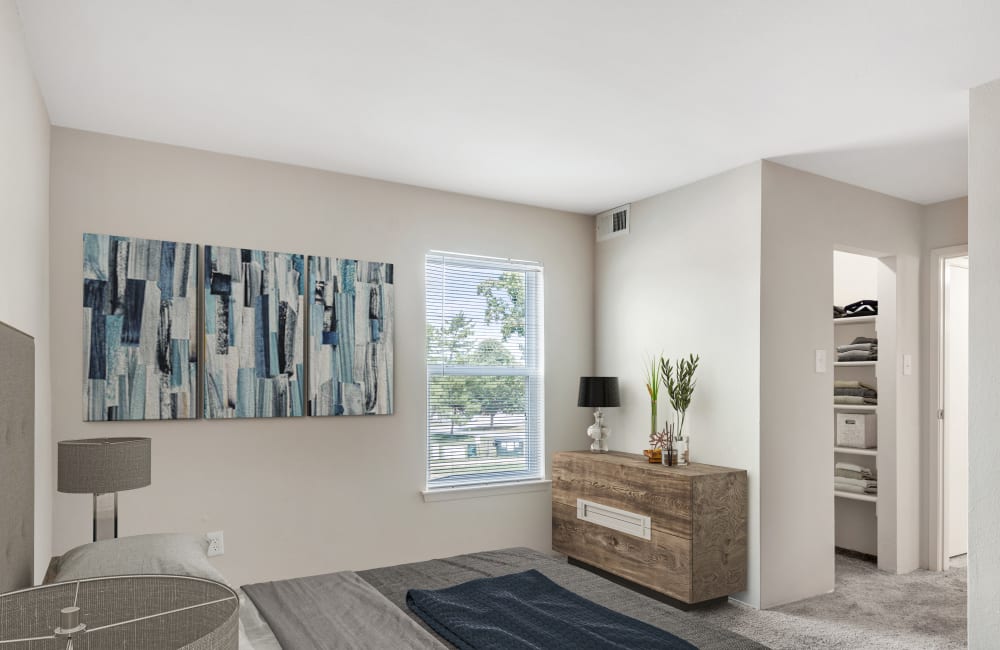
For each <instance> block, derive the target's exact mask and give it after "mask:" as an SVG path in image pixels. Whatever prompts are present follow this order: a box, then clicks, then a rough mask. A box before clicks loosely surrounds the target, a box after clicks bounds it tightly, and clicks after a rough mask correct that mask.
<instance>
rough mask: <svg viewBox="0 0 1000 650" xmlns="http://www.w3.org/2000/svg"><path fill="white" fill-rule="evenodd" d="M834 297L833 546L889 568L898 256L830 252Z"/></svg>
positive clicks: (891, 559) (893, 542)
mask: <svg viewBox="0 0 1000 650" xmlns="http://www.w3.org/2000/svg"><path fill="white" fill-rule="evenodd" d="M833 298H834V318H833V345H834V357H833V369H834V372H833V386H832V389H833V391H832V392H833V395H832V401H833V418H832V435H831V441H832V443H833V463H832V465H833V467H832V469H833V495H834V547H835V549H836V550H837V551H838V552H841V553H843V552H846V553H847V554H850V555H854V556H861V557H863V558H866V559H868V560H870V561H872V562H874V563H877V565H878V567H879V568H880V569H884V570H893V569H894V567H895V561H896V530H895V526H894V525H893V522H894V519H895V509H896V508H895V503H896V496H897V495H896V490H895V489H894V487H893V485H894V482H895V472H896V463H895V459H894V457H893V455H894V451H895V449H896V445H895V428H896V408H895V404H896V373H895V361H894V360H895V357H896V329H897V328H896V260H895V258H894V257H883V256H881V255H878V254H873V253H867V252H861V251H844V250H835V251H834V253H833ZM828 435H829V434H828Z"/></svg>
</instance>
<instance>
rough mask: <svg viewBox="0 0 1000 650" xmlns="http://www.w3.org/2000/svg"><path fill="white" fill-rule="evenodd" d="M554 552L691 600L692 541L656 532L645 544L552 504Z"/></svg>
mask: <svg viewBox="0 0 1000 650" xmlns="http://www.w3.org/2000/svg"><path fill="white" fill-rule="evenodd" d="M552 548H553V549H555V550H556V551H559V552H560V553H564V554H565V555H567V556H569V557H571V558H573V559H575V560H580V561H581V562H586V563H587V564H590V565H592V566H595V567H614V573H615V574H616V575H619V576H621V577H623V578H626V579H628V580H631V581H632V582H635V583H637V584H640V585H642V586H644V587H648V588H650V589H655V590H656V591H659V592H661V593H664V594H666V595H668V596H670V597H671V598H676V599H678V600H682V601H685V602H687V601H689V600H690V599H691V540H690V539H685V538H683V537H677V536H676V535H671V534H670V533H667V532H664V531H662V530H657V529H655V528H654V529H653V530H652V534H651V539H649V540H645V539H642V538H641V537H635V536H632V535H629V534H627V533H622V532H619V531H617V530H613V529H611V528H605V527H604V526H599V525H597V524H592V523H589V522H586V521H582V520H580V519H578V518H577V510H576V507H574V506H568V505H564V504H561V503H553V504H552Z"/></svg>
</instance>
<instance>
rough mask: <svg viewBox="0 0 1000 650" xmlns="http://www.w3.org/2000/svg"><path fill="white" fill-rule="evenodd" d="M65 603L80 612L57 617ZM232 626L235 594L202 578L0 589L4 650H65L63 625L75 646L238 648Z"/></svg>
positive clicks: (171, 649)
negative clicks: (10, 590)
mask: <svg viewBox="0 0 1000 650" xmlns="http://www.w3.org/2000/svg"><path fill="white" fill-rule="evenodd" d="M71 607H77V608H79V612H78V613H76V614H72V613H71V614H70V616H69V617H68V618H67V616H66V615H65V614H61V612H62V610H63V609H64V608H71ZM67 620H70V621H71V622H70V623H68V625H69V626H70V627H66V625H67ZM77 623H80V624H82V627H81V626H77V625H76V624H77ZM238 626H239V597H238V596H237V594H236V592H234V591H233V590H232V589H231V588H229V587H227V586H226V585H223V584H220V583H218V582H213V581H212V580H205V579H203V578H189V577H185V576H164V575H144V576H116V577H107V578H88V579H86V580H77V581H70V582H57V583H55V584H51V585H44V586H41V587H31V588H29V589H22V590H21V591H12V592H10V593H6V594H0V648H3V649H4V650H7V649H8V648H9V649H10V650H53V649H58V650H63V649H64V648H66V646H67V640H68V639H67V638H66V635H65V634H60V632H63V631H66V630H70V631H72V635H71V636H72V641H73V647H75V648H77V649H78V650H87V649H89V650H97V649H102V648H135V649H136V650H138V649H140V648H141V649H142V650H237V646H238V644H239V627H238ZM57 628H59V631H58V632H57Z"/></svg>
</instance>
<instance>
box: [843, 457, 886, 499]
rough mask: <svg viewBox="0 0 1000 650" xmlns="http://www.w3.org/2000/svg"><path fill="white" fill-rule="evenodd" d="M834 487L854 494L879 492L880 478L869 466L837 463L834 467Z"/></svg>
mask: <svg viewBox="0 0 1000 650" xmlns="http://www.w3.org/2000/svg"><path fill="white" fill-rule="evenodd" d="M833 489H834V490H838V491H840V492H852V493H854V494H878V479H876V478H875V473H874V472H873V471H872V470H871V469H869V468H867V467H863V466H861V465H855V464H854V463H837V464H836V465H834V468H833Z"/></svg>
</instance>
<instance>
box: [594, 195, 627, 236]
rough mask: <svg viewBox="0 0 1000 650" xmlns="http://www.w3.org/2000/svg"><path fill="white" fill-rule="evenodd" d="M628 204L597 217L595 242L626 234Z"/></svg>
mask: <svg viewBox="0 0 1000 650" xmlns="http://www.w3.org/2000/svg"><path fill="white" fill-rule="evenodd" d="M631 207H632V205H631V204H630V203H626V204H625V205H622V206H619V207H617V208H613V209H611V210H608V211H607V212H602V213H601V214H599V215H597V241H605V240H608V239H611V238H612V237H619V236H621V235H627V234H628V226H629V209H630V208H631Z"/></svg>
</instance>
